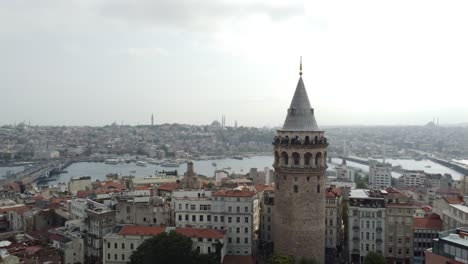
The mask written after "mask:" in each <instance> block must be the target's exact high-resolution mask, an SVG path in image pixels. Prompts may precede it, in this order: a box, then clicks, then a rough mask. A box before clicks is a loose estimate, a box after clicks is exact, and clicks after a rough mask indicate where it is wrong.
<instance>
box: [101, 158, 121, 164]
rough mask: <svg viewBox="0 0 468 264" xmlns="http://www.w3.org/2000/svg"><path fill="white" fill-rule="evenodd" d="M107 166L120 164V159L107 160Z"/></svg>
mask: <svg viewBox="0 0 468 264" xmlns="http://www.w3.org/2000/svg"><path fill="white" fill-rule="evenodd" d="M104 163H106V164H114V165H115V164H119V160H118V159H106V161H105V162H104Z"/></svg>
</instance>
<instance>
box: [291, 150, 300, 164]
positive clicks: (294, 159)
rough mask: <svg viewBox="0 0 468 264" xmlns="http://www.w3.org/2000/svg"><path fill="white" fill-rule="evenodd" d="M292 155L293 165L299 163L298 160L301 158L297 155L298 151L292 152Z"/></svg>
mask: <svg viewBox="0 0 468 264" xmlns="http://www.w3.org/2000/svg"><path fill="white" fill-rule="evenodd" d="M292 157H293V161H294V165H299V161H300V159H301V156H300V155H299V153H297V152H294V153H293V154H292Z"/></svg>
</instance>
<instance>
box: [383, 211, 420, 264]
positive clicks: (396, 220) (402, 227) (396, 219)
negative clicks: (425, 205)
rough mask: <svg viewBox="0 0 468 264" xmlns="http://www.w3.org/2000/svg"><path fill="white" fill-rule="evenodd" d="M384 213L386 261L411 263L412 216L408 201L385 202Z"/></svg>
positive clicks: (412, 212)
mask: <svg viewBox="0 0 468 264" xmlns="http://www.w3.org/2000/svg"><path fill="white" fill-rule="evenodd" d="M385 206H386V208H387V210H386V215H385V246H386V248H387V250H386V252H385V257H386V258H387V262H388V263H397V264H400V263H404V264H409V263H413V256H414V253H413V216H414V214H415V211H416V208H415V206H414V205H412V204H410V203H387V204H386V205H385Z"/></svg>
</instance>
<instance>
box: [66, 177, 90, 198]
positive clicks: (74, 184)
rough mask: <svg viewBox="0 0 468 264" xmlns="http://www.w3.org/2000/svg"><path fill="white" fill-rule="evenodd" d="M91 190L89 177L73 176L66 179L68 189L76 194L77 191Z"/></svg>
mask: <svg viewBox="0 0 468 264" xmlns="http://www.w3.org/2000/svg"><path fill="white" fill-rule="evenodd" d="M85 190H91V177H90V176H83V177H73V178H71V179H70V181H68V191H69V192H70V193H71V194H73V195H76V194H77V193H78V191H85Z"/></svg>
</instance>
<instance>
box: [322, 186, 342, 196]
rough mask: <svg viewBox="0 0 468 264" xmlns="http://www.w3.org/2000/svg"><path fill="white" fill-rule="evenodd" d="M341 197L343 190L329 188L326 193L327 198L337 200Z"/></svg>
mask: <svg viewBox="0 0 468 264" xmlns="http://www.w3.org/2000/svg"><path fill="white" fill-rule="evenodd" d="M338 196H341V189H339V188H336V187H333V188H328V189H327V190H326V192H325V197H326V198H335V197H338Z"/></svg>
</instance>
